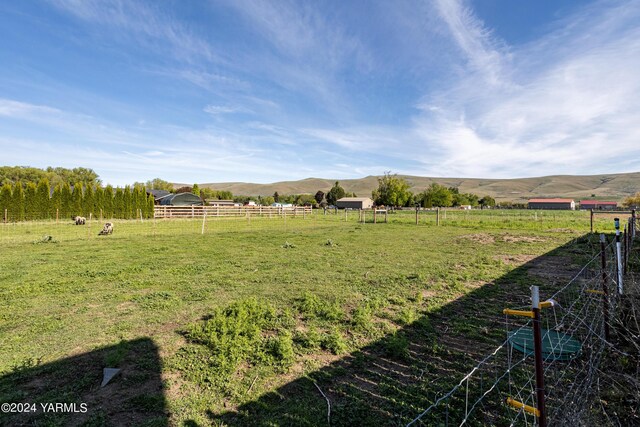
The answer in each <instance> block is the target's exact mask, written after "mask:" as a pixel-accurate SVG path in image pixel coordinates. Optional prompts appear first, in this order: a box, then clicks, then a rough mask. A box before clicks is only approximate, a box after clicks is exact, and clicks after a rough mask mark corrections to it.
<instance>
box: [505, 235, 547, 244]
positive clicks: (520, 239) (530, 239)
mask: <svg viewBox="0 0 640 427" xmlns="http://www.w3.org/2000/svg"><path fill="white" fill-rule="evenodd" d="M545 240H546V239H544V238H542V237H536V236H516V235H513V234H509V233H506V234H504V235H503V236H502V241H503V242H507V243H536V242H544V241H545Z"/></svg>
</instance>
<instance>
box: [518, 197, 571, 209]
mask: <svg viewBox="0 0 640 427" xmlns="http://www.w3.org/2000/svg"><path fill="white" fill-rule="evenodd" d="M529 209H549V210H572V211H573V210H575V209H576V202H575V201H573V200H572V199H529Z"/></svg>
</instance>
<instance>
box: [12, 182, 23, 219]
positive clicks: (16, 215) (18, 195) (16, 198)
mask: <svg viewBox="0 0 640 427" xmlns="http://www.w3.org/2000/svg"><path fill="white" fill-rule="evenodd" d="M11 218H12V220H13V221H24V190H23V188H22V183H21V182H16V184H15V185H14V187H13V192H12V193H11Z"/></svg>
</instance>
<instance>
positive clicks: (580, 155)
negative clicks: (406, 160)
mask: <svg viewBox="0 0 640 427" xmlns="http://www.w3.org/2000/svg"><path fill="white" fill-rule="evenodd" d="M454 3H455V4H457V5H456V6H453V4H454ZM445 4H446V7H447V15H446V18H445V19H446V20H447V22H449V23H450V27H451V31H452V34H453V35H454V37H455V38H456V40H459V44H460V46H461V47H462V48H463V50H464V52H465V55H466V56H467V57H469V58H471V62H470V64H469V67H470V72H469V73H466V74H463V75H461V76H460V78H458V79H457V80H456V81H455V82H453V83H452V84H451V85H450V87H448V88H446V89H444V90H441V91H439V92H435V93H431V94H429V95H428V96H427V97H425V100H424V102H423V103H422V104H421V105H420V108H421V109H422V114H421V115H420V116H419V117H418V118H417V119H416V122H415V126H416V129H417V131H418V133H419V134H420V135H421V138H422V140H423V142H424V144H425V146H428V147H430V149H429V151H430V152H431V153H430V154H431V155H432V156H431V157H428V156H423V160H424V161H425V165H426V168H427V172H433V171H435V170H436V169H435V168H434V165H433V154H434V151H433V150H434V149H435V157H436V159H437V161H438V168H437V169H438V170H441V171H442V170H443V171H446V172H445V173H446V174H448V175H461V176H494V177H510V176H511V177H512V176H522V175H526V176H532V175H544V174H554V173H597V172H606V171H607V170H611V169H612V165H620V167H621V169H625V170H630V169H638V168H640V160H636V161H634V162H629V161H627V159H629V156H633V158H635V159H640V145H639V144H638V143H637V141H638V137H639V136H640V131H639V130H638V128H637V126H635V125H633V123H637V122H638V120H640V77H639V76H638V74H637V73H636V72H635V70H637V69H640V28H639V27H638V26H637V24H636V25H629V23H630V20H631V19H636V21H635V22H636V23H637V22H640V21H638V20H637V19H638V16H639V13H640V10H639V9H640V7H639V5H638V3H635V6H633V7H632V6H630V3H624V4H623V6H624V13H622V10H621V9H622V7H620V8H616V7H613V8H610V7H607V6H608V4H600V5H599V6H600V7H598V8H589V9H587V10H585V11H583V12H581V13H580V15H579V16H574V17H572V19H571V22H573V23H574V24H573V25H572V26H571V27H568V28H567V27H564V28H562V29H558V30H557V31H555V32H553V33H551V34H549V35H548V36H547V37H545V38H544V39H541V40H538V41H536V42H533V43H531V44H529V45H526V46H521V47H512V48H511V49H510V53H509V55H512V57H510V58H509V60H505V59H504V58H505V57H504V55H503V54H500V53H499V51H497V50H493V49H490V48H487V46H491V45H493V44H494V41H493V36H492V35H491V34H490V33H488V32H487V31H482V30H480V29H478V28H477V26H478V25H479V24H478V20H477V19H476V18H474V17H473V16H472V15H470V14H471V12H470V10H469V9H468V8H466V7H464V5H463V3H461V2H445ZM441 9H442V4H441ZM465 23H466V24H465ZM464 28H467V30H465V29H464ZM469 28H470V29H471V30H468V29H469ZM594 28H598V30H599V31H598V37H597V39H592V33H593V31H594ZM585 38H590V39H591V40H590V42H589V43H587V44H585V43H584V41H585ZM541 46H544V49H541ZM558 50H561V51H562V54H558ZM534 52H535V55H533V53H534ZM477 70H480V73H477V72H476V71H477ZM504 75H508V76H510V78H511V79H513V80H512V81H510V82H509V85H508V86H500V87H495V86H493V85H487V84H486V82H487V76H495V78H494V77H491V79H490V80H491V81H495V82H500V81H502V78H501V77H500V76H504ZM621 165H625V166H621ZM613 167H614V170H615V168H616V167H617V166H613Z"/></svg>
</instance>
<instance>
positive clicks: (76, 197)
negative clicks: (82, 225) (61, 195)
mask: <svg viewBox="0 0 640 427" xmlns="http://www.w3.org/2000/svg"><path fill="white" fill-rule="evenodd" d="M71 215H78V216H82V183H81V182H76V184H75V185H74V186H73V191H72V192H71Z"/></svg>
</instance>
